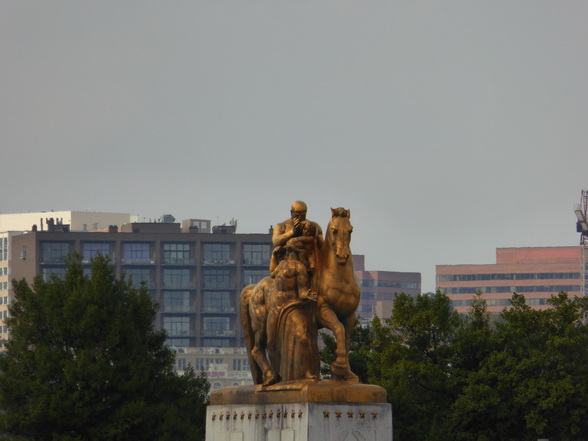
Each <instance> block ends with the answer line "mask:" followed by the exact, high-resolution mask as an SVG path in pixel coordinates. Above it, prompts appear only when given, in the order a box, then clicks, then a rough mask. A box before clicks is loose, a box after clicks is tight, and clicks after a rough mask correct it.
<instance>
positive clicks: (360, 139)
mask: <svg viewBox="0 0 588 441" xmlns="http://www.w3.org/2000/svg"><path fill="white" fill-rule="evenodd" d="M587 18H588V2H586V1H585V0H581V1H570V0H566V1H555V0H554V1H538V0H532V1H521V0H517V1H513V0H507V1H499V0H492V1H484V2H481V1H472V0H464V1H453V0H452V1H418V0H417V1H408V2H397V1H392V0H385V1H355V0H314V1H309V0H299V1H292V0H272V1H267V2H265V1H263V2H262V1H224V0H207V1H200V0H185V1H182V0H177V1H167V2H163V1H151V0H137V1H124V0H116V1H107V0H100V1H99V0H94V1H90V0H71V1H61V0H52V1H47V0H39V1H32V0H26V1H23V0H2V1H1V2H0V63H1V64H0V66H1V69H0V136H1V137H0V143H1V144H0V146H1V147H0V148H1V158H2V161H1V164H2V167H1V173H2V183H3V189H2V192H1V194H2V196H0V212H2V213H16V212H27V211H42V210H52V209H53V210H94V211H107V212H127V213H131V214H138V215H139V216H140V218H141V219H142V218H146V219H149V218H153V219H155V218H158V217H160V216H161V215H162V214H164V213H170V214H172V215H174V216H175V217H176V219H177V220H178V221H179V220H181V219H187V218H205V219H211V220H213V221H214V223H216V222H217V221H218V222H220V223H223V222H229V221H230V220H231V218H236V219H237V220H238V232H241V233H254V232H265V231H267V229H268V228H269V226H270V225H271V224H274V223H276V222H278V221H281V220H283V219H285V218H287V217H288V216H289V209H290V204H291V202H292V201H294V200H297V199H302V200H305V201H306V202H307V203H308V206H309V213H308V217H309V218H310V219H312V220H315V221H317V222H319V223H320V224H321V225H323V228H324V227H325V226H326V223H327V220H328V218H329V216H330V210H329V209H330V207H338V206H343V207H345V208H349V209H351V213H352V216H351V218H352V222H353V224H354V226H355V233H354V238H353V242H352V246H353V252H354V253H356V254H365V255H366V266H367V268H368V269H373V270H390V271H416V272H421V273H422V275H423V289H424V290H425V291H429V290H433V289H434V288H435V281H434V277H435V265H436V264H462V263H493V262H494V259H495V249H496V248H497V247H526V246H557V245H577V244H578V243H579V235H578V234H577V233H576V232H575V219H576V218H575V215H574V212H573V208H574V205H575V204H577V203H579V201H580V191H581V190H582V189H583V188H588V173H587V170H588V153H587V151H588V26H587V25H586V20H587Z"/></svg>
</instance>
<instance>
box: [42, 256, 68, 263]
mask: <svg viewBox="0 0 588 441" xmlns="http://www.w3.org/2000/svg"><path fill="white" fill-rule="evenodd" d="M65 262H67V256H47V257H45V258H43V260H42V261H41V265H44V264H50V265H54V264H56V263H58V264H65Z"/></svg>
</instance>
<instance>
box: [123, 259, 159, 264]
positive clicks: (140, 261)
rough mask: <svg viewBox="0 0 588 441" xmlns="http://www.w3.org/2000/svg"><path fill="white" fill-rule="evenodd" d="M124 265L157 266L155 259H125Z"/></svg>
mask: <svg viewBox="0 0 588 441" xmlns="http://www.w3.org/2000/svg"><path fill="white" fill-rule="evenodd" d="M122 264H123V265H155V259H127V258H125V259H123V260H122Z"/></svg>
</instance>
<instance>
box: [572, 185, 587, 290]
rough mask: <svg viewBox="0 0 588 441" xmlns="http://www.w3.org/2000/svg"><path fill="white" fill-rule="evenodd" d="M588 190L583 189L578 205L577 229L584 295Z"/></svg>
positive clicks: (585, 285) (581, 282)
mask: <svg viewBox="0 0 588 441" xmlns="http://www.w3.org/2000/svg"><path fill="white" fill-rule="evenodd" d="M587 211H588V190H582V196H581V198H580V203H579V204H578V205H576V209H575V212H576V217H577V218H578V222H577V223H576V231H577V232H578V233H580V262H581V265H582V268H581V271H580V277H581V280H580V289H581V291H582V295H583V296H584V297H588V292H587V291H588V285H587V284H586V277H588V270H587V268H586V264H587V262H588V215H587Z"/></svg>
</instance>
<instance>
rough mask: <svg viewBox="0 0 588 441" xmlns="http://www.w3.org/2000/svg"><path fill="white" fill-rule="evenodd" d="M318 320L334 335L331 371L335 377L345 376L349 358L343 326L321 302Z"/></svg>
mask: <svg viewBox="0 0 588 441" xmlns="http://www.w3.org/2000/svg"><path fill="white" fill-rule="evenodd" d="M318 314H319V322H320V323H321V325H323V326H324V327H325V328H327V329H329V330H330V331H331V332H332V333H333V334H334V335H335V342H336V343H337V348H336V349H335V361H333V363H331V372H332V373H333V375H335V376H336V377H340V378H343V379H344V378H345V377H346V376H347V374H348V373H349V372H350V371H349V359H348V356H347V350H346V342H345V341H346V338H345V327H344V326H343V324H342V323H341V322H340V321H339V318H338V317H337V315H336V314H335V313H334V312H333V310H332V309H331V308H330V307H329V306H327V305H326V304H325V303H323V304H322V305H321V306H320V307H319V311H318Z"/></svg>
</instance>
